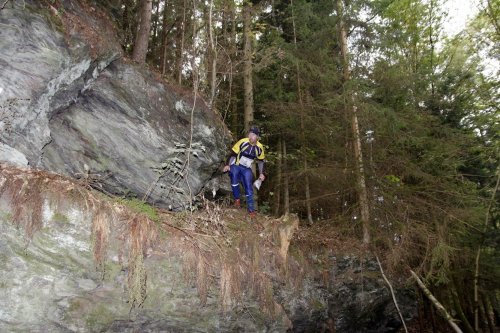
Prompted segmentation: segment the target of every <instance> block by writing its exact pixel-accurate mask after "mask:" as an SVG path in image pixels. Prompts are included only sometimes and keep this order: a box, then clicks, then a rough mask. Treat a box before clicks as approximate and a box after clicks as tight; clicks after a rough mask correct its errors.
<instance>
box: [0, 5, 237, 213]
mask: <svg viewBox="0 0 500 333" xmlns="http://www.w3.org/2000/svg"><path fill="white" fill-rule="evenodd" d="M62 5H63V9H64V10H60V11H59V12H57V10H56V9H55V8H53V7H51V6H50V5H48V3H47V4H41V3H39V2H36V1H26V2H25V3H24V4H22V3H21V2H17V1H13V2H10V3H9V4H7V6H6V8H5V9H4V10H2V11H0V25H1V26H2V29H0V73H1V75H0V161H4V162H9V163H11V164H15V165H20V166H22V165H29V166H31V167H36V168H41V169H46V170H50V171H54V172H58V173H61V174H65V175H68V176H72V177H76V178H83V179H84V180H85V181H86V182H88V183H89V185H91V186H93V187H96V188H102V189H103V190H104V191H107V192H110V193H113V194H118V195H124V196H134V197H139V198H141V199H142V198H147V200H148V201H149V202H151V203H155V204H157V205H159V206H162V207H165V208H167V207H168V208H172V209H182V208H184V207H186V205H188V204H189V201H190V198H191V197H193V196H195V195H196V194H198V193H199V192H200V191H201V190H202V189H203V187H204V185H205V184H207V183H208V182H209V181H211V180H212V179H213V178H214V177H213V176H214V174H215V173H216V171H217V169H218V167H219V166H220V163H221V161H222V160H223V159H224V156H225V154H226V149H227V145H228V143H229V142H228V140H229V132H228V131H227V129H226V127H225V126H224V124H223V123H222V121H221V120H220V117H219V116H218V115H217V114H215V113H214V112H212V111H211V110H209V109H208V108H207V106H206V104H205V103H204V101H203V100H202V99H201V98H198V99H197V100H196V102H195V101H194V100H193V97H192V94H191V92H186V91H184V92H183V91H182V89H180V88H178V87H175V86H171V85H169V84H167V83H166V82H164V81H162V80H161V79H159V78H158V77H157V75H156V74H155V73H153V72H151V71H149V70H147V69H145V68H144V67H141V66H138V65H134V64H131V63H129V62H127V61H125V60H124V59H123V55H122V51H121V47H120V45H119V43H118V39H117V37H116V33H115V29H114V27H113V26H112V25H111V23H110V22H109V19H107V18H106V17H105V15H104V14H102V13H100V12H99V10H98V9H96V8H93V7H89V5H88V4H85V3H80V2H78V1H76V0H75V1H73V0H71V1H63V2H62ZM193 104H194V106H193ZM191 112H193V115H192V116H193V120H194V121H193V124H192V133H193V136H192V140H190V139H191ZM190 142H191V149H190ZM188 152H191V153H190V154H189V155H190V156H189V158H188ZM225 178H226V177H224V178H223V179H225ZM211 184H212V185H213V186H218V185H217V184H215V185H214V182H213V181H212V182H211Z"/></svg>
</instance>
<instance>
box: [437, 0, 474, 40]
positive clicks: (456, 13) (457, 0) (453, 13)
mask: <svg viewBox="0 0 500 333" xmlns="http://www.w3.org/2000/svg"><path fill="white" fill-rule="evenodd" d="M443 9H444V10H445V12H447V13H448V17H447V18H446V19H445V21H444V22H443V30H444V33H445V34H446V35H448V36H453V35H456V34H457V33H459V32H460V31H462V30H463V29H465V26H466V25H467V22H468V21H469V20H471V19H473V18H474V16H475V15H477V13H478V11H479V10H478V4H477V1H476V0H445V1H444V3H443Z"/></svg>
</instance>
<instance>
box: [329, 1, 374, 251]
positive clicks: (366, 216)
mask: <svg viewBox="0 0 500 333" xmlns="http://www.w3.org/2000/svg"><path fill="white" fill-rule="evenodd" d="M337 14H338V16H339V28H340V29H339V30H340V50H341V53H342V60H343V64H342V65H343V78H344V89H345V92H346V95H347V97H346V102H345V104H346V112H347V113H349V114H350V115H351V127H352V132H353V137H354V142H353V146H354V163H355V169H356V178H357V189H356V190H357V194H358V201H359V205H360V210H361V222H362V223H363V243H364V244H369V243H370V232H369V230H370V228H369V226H370V210H369V207H368V191H367V188H366V182H365V171H364V166H363V152H362V150H361V135H360V132H359V124H358V115H357V107H356V105H354V96H353V94H352V91H351V88H350V87H349V83H350V81H351V70H350V65H349V52H348V49H347V31H346V27H345V23H344V19H343V3H342V0H337Z"/></svg>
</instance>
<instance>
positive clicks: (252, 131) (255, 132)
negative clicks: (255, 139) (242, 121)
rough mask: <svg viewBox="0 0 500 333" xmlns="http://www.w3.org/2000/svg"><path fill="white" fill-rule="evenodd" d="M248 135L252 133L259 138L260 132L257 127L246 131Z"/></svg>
mask: <svg viewBox="0 0 500 333" xmlns="http://www.w3.org/2000/svg"><path fill="white" fill-rule="evenodd" d="M248 133H253V134H255V135H257V136H260V130H259V128H258V127H257V126H252V127H250V129H249V130H248Z"/></svg>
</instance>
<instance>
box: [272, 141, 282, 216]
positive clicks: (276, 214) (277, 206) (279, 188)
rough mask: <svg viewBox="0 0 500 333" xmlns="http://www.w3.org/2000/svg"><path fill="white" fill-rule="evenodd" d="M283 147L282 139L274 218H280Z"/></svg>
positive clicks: (276, 179) (275, 191)
mask: <svg viewBox="0 0 500 333" xmlns="http://www.w3.org/2000/svg"><path fill="white" fill-rule="evenodd" d="M281 152H282V147H281V137H280V138H279V140H278V160H277V163H276V164H277V165H276V178H275V180H274V181H275V184H274V210H273V215H274V216H279V213H280V208H281V207H280V204H281V188H282V186H281V181H282V178H283V176H282V172H281V169H282V165H283V163H282V158H283V155H282V153H281Z"/></svg>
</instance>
